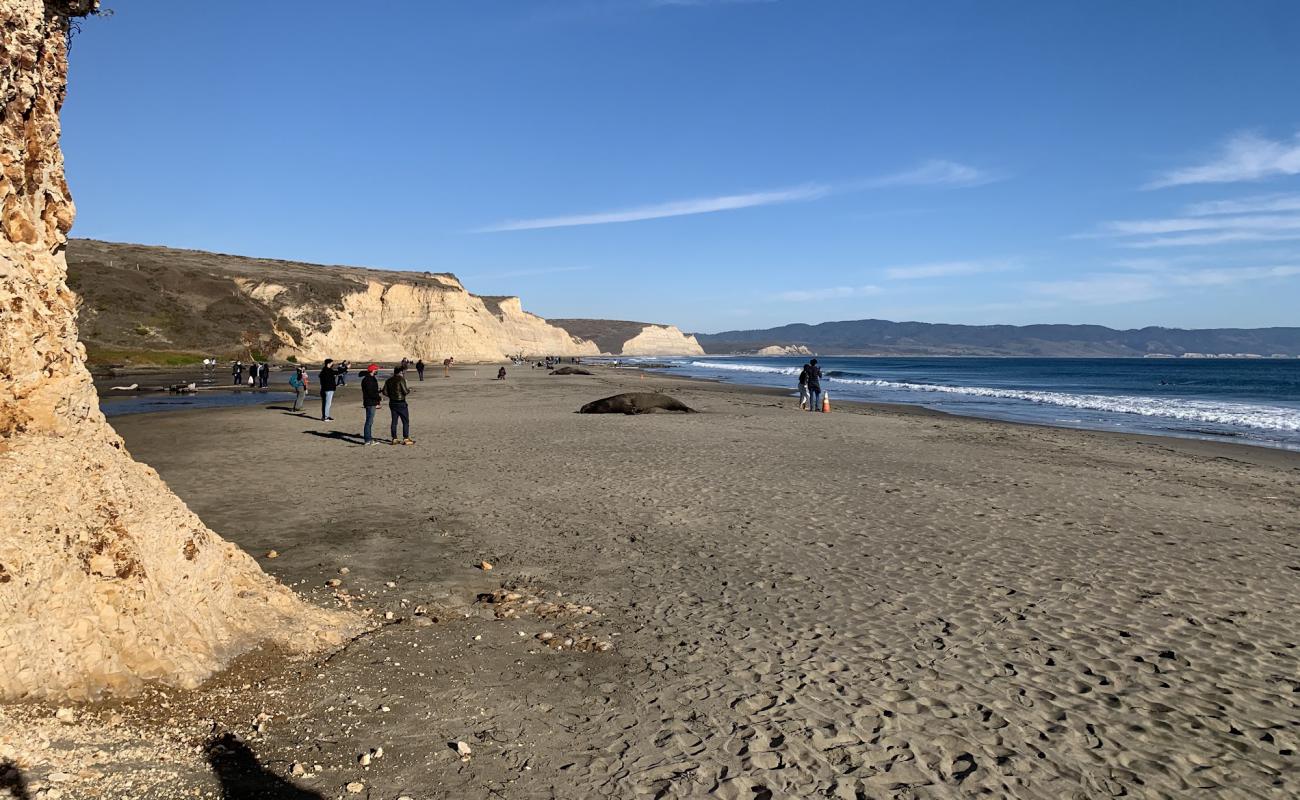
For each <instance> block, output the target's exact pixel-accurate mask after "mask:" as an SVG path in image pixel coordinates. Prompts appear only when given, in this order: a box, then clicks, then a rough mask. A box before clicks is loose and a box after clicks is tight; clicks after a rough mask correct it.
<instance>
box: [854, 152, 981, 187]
mask: <svg viewBox="0 0 1300 800" xmlns="http://www.w3.org/2000/svg"><path fill="white" fill-rule="evenodd" d="M997 180H1000V177H999V176H996V175H994V174H992V173H990V172H986V171H985V170H982V169H979V168H977V167H972V166H969V165H967V164H959V163H957V162H956V161H946V160H943V159H931V160H930V161H926V162H925V163H923V164H921V165H920V166H917V167H914V168H913V169H909V170H905V171H903V172H896V173H894V174H892V175H884V176H882V177H879V178H872V179H869V180H867V181H864V182H863V185H864V186H866V187H870V188H886V187H890V186H981V185H983V184H986V183H992V182H994V181H997Z"/></svg>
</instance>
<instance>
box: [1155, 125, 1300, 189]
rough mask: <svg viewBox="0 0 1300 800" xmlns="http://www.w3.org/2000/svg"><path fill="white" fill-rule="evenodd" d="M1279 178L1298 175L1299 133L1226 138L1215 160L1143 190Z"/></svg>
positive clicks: (1176, 172) (1245, 134) (1168, 176)
mask: <svg viewBox="0 0 1300 800" xmlns="http://www.w3.org/2000/svg"><path fill="white" fill-rule="evenodd" d="M1279 175H1300V134H1297V135H1296V136H1294V137H1292V138H1291V139H1290V140H1287V139H1280V140H1275V139H1268V138H1265V137H1263V136H1260V135H1259V134H1256V133H1250V132H1242V133H1238V134H1236V135H1234V136H1233V137H1232V138H1230V139H1228V141H1227V142H1225V143H1224V145H1223V148H1222V150H1221V151H1220V153H1219V154H1218V156H1216V157H1215V158H1213V159H1211V160H1209V161H1207V162H1205V163H1203V164H1197V165H1194V166H1190V167H1183V168H1181V169H1175V170H1171V171H1169V172H1166V173H1164V174H1163V175H1160V176H1158V177H1156V178H1155V179H1154V180H1152V181H1150V182H1149V183H1147V184H1146V186H1144V187H1143V188H1144V189H1164V188H1167V187H1170V186H1185V185H1188V184H1196V183H1237V182H1240V181H1258V180H1263V179H1265V178H1272V177H1276V176H1279Z"/></svg>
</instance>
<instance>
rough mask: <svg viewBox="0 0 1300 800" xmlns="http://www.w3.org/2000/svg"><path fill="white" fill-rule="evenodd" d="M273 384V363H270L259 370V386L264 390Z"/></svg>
mask: <svg viewBox="0 0 1300 800" xmlns="http://www.w3.org/2000/svg"><path fill="white" fill-rule="evenodd" d="M270 382H271V363H270V362H269V361H268V362H266V363H264V364H262V366H261V367H259V368H258V370H257V385H258V386H261V387H262V388H263V389H265V388H266V386H267V384H269V383H270Z"/></svg>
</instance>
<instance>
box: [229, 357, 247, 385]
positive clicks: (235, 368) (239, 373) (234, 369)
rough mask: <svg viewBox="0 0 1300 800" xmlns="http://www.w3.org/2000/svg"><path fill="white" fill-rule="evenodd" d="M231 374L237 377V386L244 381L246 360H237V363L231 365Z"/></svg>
mask: <svg viewBox="0 0 1300 800" xmlns="http://www.w3.org/2000/svg"><path fill="white" fill-rule="evenodd" d="M230 376H231V377H232V378H234V379H235V385H236V386H238V385H239V384H241V383H243V382H244V362H242V361H236V362H235V363H234V364H233V365H232V366H231V367H230Z"/></svg>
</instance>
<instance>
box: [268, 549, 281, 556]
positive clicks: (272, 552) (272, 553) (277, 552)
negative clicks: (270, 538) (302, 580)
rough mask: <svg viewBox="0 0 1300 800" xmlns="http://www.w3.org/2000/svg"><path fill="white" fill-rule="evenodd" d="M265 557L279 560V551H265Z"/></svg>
mask: <svg viewBox="0 0 1300 800" xmlns="http://www.w3.org/2000/svg"><path fill="white" fill-rule="evenodd" d="M266 557H267V558H279V557H280V551H279V550H267V551H266Z"/></svg>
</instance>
